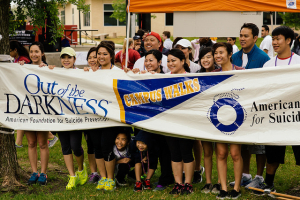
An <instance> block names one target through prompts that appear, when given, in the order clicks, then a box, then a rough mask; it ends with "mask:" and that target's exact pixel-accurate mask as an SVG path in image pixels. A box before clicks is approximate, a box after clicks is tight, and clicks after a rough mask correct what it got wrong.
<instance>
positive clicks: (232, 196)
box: [228, 190, 242, 199]
mask: <svg viewBox="0 0 300 200" xmlns="http://www.w3.org/2000/svg"><path fill="white" fill-rule="evenodd" d="M241 195H242V194H241V191H239V192H237V191H236V190H231V191H230V192H229V195H228V196H229V199H238V198H239V197H240V196H241Z"/></svg>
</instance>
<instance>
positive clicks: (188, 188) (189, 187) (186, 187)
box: [181, 183, 193, 195]
mask: <svg viewBox="0 0 300 200" xmlns="http://www.w3.org/2000/svg"><path fill="white" fill-rule="evenodd" d="M191 193H193V186H192V185H191V184H189V183H186V184H184V186H183V188H182V189H181V194H182V195H184V194H191Z"/></svg>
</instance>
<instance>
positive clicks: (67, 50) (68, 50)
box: [60, 47, 76, 57]
mask: <svg viewBox="0 0 300 200" xmlns="http://www.w3.org/2000/svg"><path fill="white" fill-rule="evenodd" d="M64 54H67V55H69V56H74V57H76V53H75V50H74V49H73V48H71V47H65V48H64V49H63V50H62V51H61V52H60V56H62V55H64Z"/></svg>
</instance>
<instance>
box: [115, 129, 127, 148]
mask: <svg viewBox="0 0 300 200" xmlns="http://www.w3.org/2000/svg"><path fill="white" fill-rule="evenodd" d="M115 144H116V147H117V149H118V150H119V151H123V150H124V149H125V148H126V146H127V145H128V139H127V136H126V134H124V133H119V134H118V135H117V138H116V140H115Z"/></svg>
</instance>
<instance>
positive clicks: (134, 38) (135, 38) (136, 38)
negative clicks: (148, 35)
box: [133, 35, 141, 40]
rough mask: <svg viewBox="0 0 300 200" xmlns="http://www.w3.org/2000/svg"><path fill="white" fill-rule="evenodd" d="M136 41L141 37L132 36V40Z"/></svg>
mask: <svg viewBox="0 0 300 200" xmlns="http://www.w3.org/2000/svg"><path fill="white" fill-rule="evenodd" d="M138 39H141V36H140V35H135V36H133V40H138Z"/></svg>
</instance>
